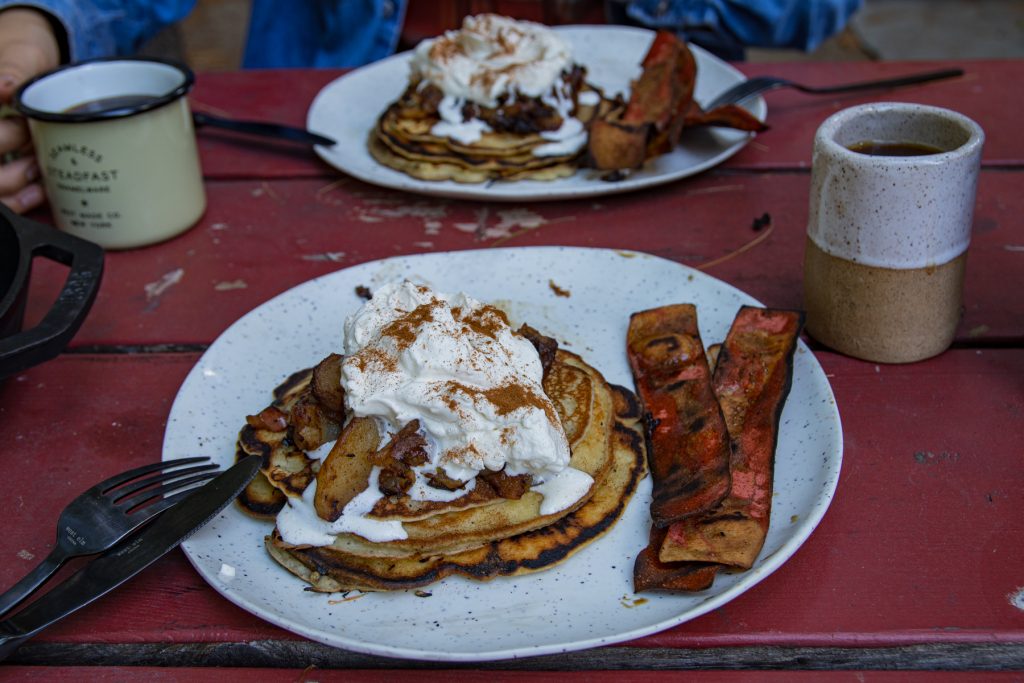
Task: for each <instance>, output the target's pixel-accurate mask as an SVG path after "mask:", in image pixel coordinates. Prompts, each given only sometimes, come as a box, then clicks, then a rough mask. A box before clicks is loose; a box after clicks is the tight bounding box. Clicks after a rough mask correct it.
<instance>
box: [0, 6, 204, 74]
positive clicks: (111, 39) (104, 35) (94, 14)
mask: <svg viewBox="0 0 1024 683" xmlns="http://www.w3.org/2000/svg"><path fill="white" fill-rule="evenodd" d="M194 5H195V0H32V1H30V2H26V1H25V0H20V1H17V0H16V1H9V0H0V9H5V8H7V7H14V6H20V7H33V8H35V9H39V10H42V11H44V12H46V13H48V14H49V15H50V16H51V17H53V18H54V19H55V20H57V21H58V22H59V23H60V24H61V25H62V26H63V27H64V31H65V33H66V35H67V39H68V45H67V48H68V56H69V57H70V59H71V61H77V60H82V59H90V58H92V57H109V56H112V55H125V54H132V53H133V52H135V51H137V50H138V48H139V46H140V45H141V44H142V43H143V42H145V41H146V40H147V39H148V38H150V37H152V36H153V35H154V34H156V32H157V31H159V30H160V29H161V28H163V27H164V26H167V25H168V24H172V23H174V22H176V21H178V20H180V19H182V18H183V17H185V15H187V14H188V13H189V12H190V11H191V10H192V7H193V6H194Z"/></svg>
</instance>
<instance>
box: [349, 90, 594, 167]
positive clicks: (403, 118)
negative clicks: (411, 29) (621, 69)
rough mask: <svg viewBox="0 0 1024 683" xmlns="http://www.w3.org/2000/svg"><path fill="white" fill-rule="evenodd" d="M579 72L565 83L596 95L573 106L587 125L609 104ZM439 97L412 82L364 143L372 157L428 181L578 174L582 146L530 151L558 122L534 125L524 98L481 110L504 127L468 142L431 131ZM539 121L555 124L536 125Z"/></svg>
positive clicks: (576, 113) (436, 115) (384, 113)
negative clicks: (590, 101)
mask: <svg viewBox="0 0 1024 683" xmlns="http://www.w3.org/2000/svg"><path fill="white" fill-rule="evenodd" d="M581 73H583V72H582V71H574V72H573V74H571V75H569V76H566V78H567V81H566V82H567V83H577V82H578V88H579V92H593V93H594V94H596V95H597V97H598V104H597V105H585V104H577V106H576V110H575V117H576V118H578V119H579V120H580V121H581V122H583V124H584V125H585V126H586V125H588V124H589V122H590V121H591V120H593V119H594V118H595V117H596V116H598V115H599V114H600V112H603V111H606V110H607V109H608V108H609V107H611V106H613V103H612V102H611V101H609V100H606V99H605V98H604V97H603V94H602V93H601V92H600V91H599V90H597V89H596V88H594V87H592V86H590V85H588V84H586V83H585V82H582V78H583V76H582V75H581ZM574 87H577V86H574ZM577 97H578V95H577ZM437 99H438V96H437V93H436V92H434V93H433V95H431V94H430V88H429V87H428V88H426V89H423V88H420V87H419V84H418V83H413V84H410V85H409V86H408V88H407V89H406V91H405V92H404V93H402V95H401V97H399V99H398V100H396V101H395V102H394V103H392V104H391V105H390V106H389V107H388V108H387V109H386V110H385V111H384V112H383V113H382V114H381V116H380V117H379V118H378V120H377V123H376V126H375V127H374V129H373V130H372V131H371V133H370V137H369V140H368V141H367V146H368V149H369V151H370V154H371V156H373V158H374V159H376V160H377V161H378V162H380V163H381V164H383V165H385V166H388V167H389V168H393V169H395V170H397V171H401V172H402V173H405V174H407V175H410V176H413V177H415V178H419V179H421V180H431V181H434V180H452V181H455V182H459V183H481V182H486V181H490V180H541V181H546V180H554V179H556V178H564V177H567V176H570V175H572V174H573V173H575V172H576V170H577V168H578V162H579V158H580V156H581V154H582V153H583V151H584V150H583V149H580V150H578V151H576V152H572V153H565V154H556V155H538V154H535V153H534V152H535V150H536V149H537V148H538V147H540V146H541V145H545V144H548V143H549V141H548V140H546V139H544V137H543V136H542V135H541V132H542V131H545V130H554V129H555V128H557V127H558V126H557V125H556V124H554V123H552V121H553V120H546V121H545V123H543V124H538V122H537V119H536V111H537V108H536V107H534V108H532V109H531V107H530V106H529V103H528V102H526V103H524V102H523V101H522V100H520V101H519V102H516V103H514V104H510V105H503V106H501V107H499V108H496V109H487V108H481V112H482V113H481V116H482V117H483V118H484V119H485V120H488V121H493V122H500V124H501V126H504V128H502V129H498V128H496V129H494V130H492V131H487V132H484V133H483V134H482V136H481V138H480V139H479V140H477V141H475V142H473V143H469V144H466V143H462V142H459V141H457V140H454V139H451V138H447V137H440V136H437V135H434V134H433V133H432V132H431V131H432V129H433V127H434V125H435V124H436V123H438V122H439V121H440V117H439V115H438V113H437ZM538 102H539V100H538ZM531 110H532V112H533V113H532V114H531ZM541 118H542V119H543V117H541ZM560 120H561V119H560V118H559V119H557V121H559V122H560ZM538 125H542V126H553V127H541V128H536V126H538Z"/></svg>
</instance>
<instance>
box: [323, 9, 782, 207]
mask: <svg viewBox="0 0 1024 683" xmlns="http://www.w3.org/2000/svg"><path fill="white" fill-rule="evenodd" d="M555 30H556V31H558V32H559V33H560V34H561V35H562V36H564V37H565V38H566V39H567V40H568V42H569V44H570V45H571V47H572V50H573V57H574V58H575V60H576V61H577V62H578V63H580V64H582V65H584V66H586V67H587V78H588V80H589V81H590V82H592V83H594V84H596V85H598V86H600V87H601V88H603V89H604V90H605V92H606V93H608V94H609V95H614V94H615V93H624V94H628V92H629V82H630V80H632V79H633V78H636V77H637V76H638V75H639V74H640V61H641V60H642V59H643V57H644V55H645V54H646V53H647V48H648V47H649V46H650V44H651V40H652V38H653V37H654V33H653V32H652V31H648V30H646V29H642V28H634V27H627V26H563V27H557V28H556V29H555ZM690 49H691V50H693V54H694V57H695V58H696V60H697V85H696V91H695V97H696V98H697V101H698V102H707V101H709V100H710V99H711V98H712V97H714V96H716V95H718V94H719V93H720V92H722V91H723V90H725V89H727V88H729V87H731V86H733V85H735V84H737V83H739V82H741V81H743V80H745V79H746V77H745V76H744V75H743V74H741V73H740V72H739V71H737V70H736V69H734V68H733V67H731V66H729V65H728V64H726V63H725V62H723V61H722V60H720V59H718V58H717V57H715V56H714V55H712V54H710V53H708V52H706V51H704V50H702V49H701V48H699V47H697V46H695V45H694V46H691V48H690ZM410 55H411V53H409V52H404V53H402V54H398V55H394V56H393V57H389V58H387V59H384V60H381V61H379V62H374V63H373V64H370V65H368V66H365V67H362V68H360V69H357V70H355V71H353V72H351V73H349V74H346V75H344V76H342V77H341V78H339V79H337V80H335V81H333V82H331V83H328V84H327V85H326V86H324V88H323V89H322V90H321V91H320V93H319V94H318V95H317V96H316V98H315V99H314V100H313V104H311V105H310V108H309V113H308V115H307V117H306V126H307V127H308V128H309V129H310V130H314V131H316V132H318V133H323V134H324V135H327V136H329V137H331V138H333V139H334V140H337V144H336V145H334V146H333V147H322V146H317V147H316V151H317V154H319V155H320V157H321V158H323V160H324V161H326V162H327V163H329V164H331V165H332V166H334V167H335V168H337V169H339V170H341V171H344V172H345V173H348V174H349V175H352V176H355V177H356V178H359V179H360V180H363V181H365V182H368V183H373V184H375V185H381V186H383V187H390V188H393V189H396V190H405V191H408V192H416V193H419V194H427V195H434V196H439V197H456V198H462V199H487V200H488V201H523V200H526V199H530V200H534V201H537V200H549V199H569V198H575V197H593V196H597V195H606V194H617V193H619V192H630V191H633V190H638V189H640V188H644V187H651V186H654V185H661V184H662V183H668V182H671V181H673V180H678V179H679V178H685V177H687V176H691V175H693V174H695V173H700V172H701V171H704V170H707V169H709V168H711V167H712V166H716V165H718V164H720V163H722V162H723V161H725V160H726V159H728V158H729V157H731V156H732V155H733V154H735V153H736V152H738V151H739V150H740V149H742V148H743V146H744V145H746V144H747V142H748V141H749V140H750V137H751V135H750V134H749V133H744V132H742V131H736V130H730V129H726V128H700V129H694V130H689V131H686V132H685V133H684V135H683V139H682V141H681V143H680V145H679V146H678V147H677V148H676V149H675V150H673V151H672V152H671V153H669V154H664V155H662V156H660V157H658V158H656V159H653V160H651V161H650V162H648V163H647V164H646V165H645V166H644V168H643V169H642V170H641V171H639V172H637V173H635V174H633V175H632V176H630V177H629V178H627V179H625V180H622V181H619V182H607V181H604V180H601V179H600V178H599V177H598V174H597V173H594V172H592V171H585V170H584V171H579V172H577V173H576V174H575V175H574V176H571V177H569V178H562V179H560V180H553V181H551V182H543V181H534V180H521V181H515V182H497V183H480V184H474V185H466V184H461V183H456V182H453V181H443V182H436V181H426V180H418V179H416V178H413V177H411V176H407V175H405V174H404V173H399V172H398V171H395V170H393V169H390V168H388V167H386V166H382V165H381V164H379V163H378V162H377V161H376V160H374V158H373V157H371V156H370V153H369V152H368V151H367V149H366V141H367V137H368V136H369V133H370V130H371V129H372V128H373V126H374V124H375V123H376V121H377V117H378V116H380V114H381V112H383V111H384V109H386V108H387V106H388V105H389V104H391V103H392V102H393V101H394V100H395V99H397V98H398V96H399V94H401V92H402V91H403V90H404V89H405V86H406V84H407V83H408V79H409V58H410ZM745 106H747V107H749V108H750V111H751V112H753V113H754V115H755V116H757V117H758V118H759V119H761V120H762V121H764V120H765V116H767V113H768V108H767V106H766V105H765V102H764V99H763V98H760V97H758V98H756V99H754V100H752V101H751V102H750V103H749V104H747V105H745Z"/></svg>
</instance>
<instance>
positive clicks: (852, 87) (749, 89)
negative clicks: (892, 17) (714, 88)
mask: <svg viewBox="0 0 1024 683" xmlns="http://www.w3.org/2000/svg"><path fill="white" fill-rule="evenodd" d="M963 74H964V71H963V69H942V70H941V71H928V72H925V73H920V74H913V75H911V76H901V77H899V78H885V79H882V80H877V81H860V82H858V83H844V84H842V85H825V86H810V85H802V84H800V83H794V82H793V81H790V80H788V79H785V78H776V77H775V76H754V77H753V78H749V79H747V80H745V81H743V82H742V83H738V84H736V85H734V86H733V87H731V88H729V89H728V90H726V91H725V92H723V93H721V94H720V95H718V96H717V97H716V98H715V99H713V100H711V101H710V102H708V103H707V104H705V105H703V106H704V109H705V111H711V110H712V109H715V108H717V107H721V106H722V105H723V104H739V103H740V102H742V101H743V100H746V99H749V98H751V97H753V96H754V95H759V94H761V93H763V92H766V91H768V90H775V89H776V88H796V89H797V90H799V91H800V92H805V93H811V94H814V95H832V94H835V93H841V92H855V91H857V90H871V89H874V88H895V87H898V86H901V85H912V84H914V83H925V82H927V81H937V80H940V79H942V78H953V77H954V76H963Z"/></svg>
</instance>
